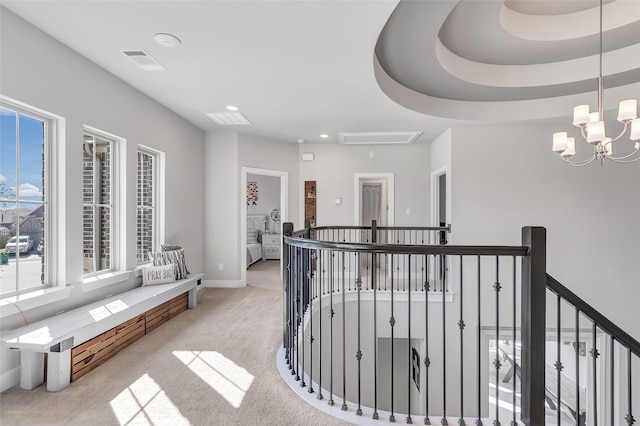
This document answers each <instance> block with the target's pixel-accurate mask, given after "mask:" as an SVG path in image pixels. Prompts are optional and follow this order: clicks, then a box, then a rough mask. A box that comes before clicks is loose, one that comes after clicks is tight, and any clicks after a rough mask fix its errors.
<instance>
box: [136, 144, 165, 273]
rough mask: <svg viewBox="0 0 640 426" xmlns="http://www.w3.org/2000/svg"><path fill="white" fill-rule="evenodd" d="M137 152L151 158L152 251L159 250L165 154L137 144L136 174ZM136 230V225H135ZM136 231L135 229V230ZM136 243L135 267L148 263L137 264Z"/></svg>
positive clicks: (163, 229) (163, 230)
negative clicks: (152, 198)
mask: <svg viewBox="0 0 640 426" xmlns="http://www.w3.org/2000/svg"><path fill="white" fill-rule="evenodd" d="M138 152H142V153H143V154H146V155H149V156H151V157H152V158H153V186H154V191H153V197H154V200H153V207H152V208H153V210H154V215H153V243H152V246H153V250H155V251H158V250H160V244H162V243H163V242H164V241H165V205H166V204H165V202H166V201H165V195H166V192H165V168H166V158H165V153H164V152H163V151H158V150H157V149H154V148H150V147H148V146H146V145H142V144H138V146H137V148H136V174H137V166H138V164H137V162H138V160H137V158H138V156H137V154H138ZM137 208H138V190H137V184H136V210H137ZM136 228H137V223H136ZM136 231H137V229H136ZM137 250H138V241H137V239H136V264H137V266H141V265H145V264H147V263H148V260H145V261H143V262H140V263H138V258H137V256H138V253H137Z"/></svg>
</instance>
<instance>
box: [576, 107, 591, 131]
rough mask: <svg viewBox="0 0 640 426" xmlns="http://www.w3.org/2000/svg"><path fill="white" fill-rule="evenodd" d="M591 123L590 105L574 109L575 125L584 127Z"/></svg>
mask: <svg viewBox="0 0 640 426" xmlns="http://www.w3.org/2000/svg"><path fill="white" fill-rule="evenodd" d="M588 122H589V105H578V106H577V107H575V108H573V125H574V126H576V127H580V126H583V125H585V124H587V123H588Z"/></svg>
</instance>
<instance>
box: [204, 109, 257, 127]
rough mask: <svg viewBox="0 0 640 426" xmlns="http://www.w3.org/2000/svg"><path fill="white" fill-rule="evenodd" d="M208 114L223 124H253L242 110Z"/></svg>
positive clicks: (217, 122)
mask: <svg viewBox="0 0 640 426" xmlns="http://www.w3.org/2000/svg"><path fill="white" fill-rule="evenodd" d="M207 115H208V116H209V117H211V118H212V119H213V121H215V122H216V124H219V125H221V126H238V125H247V124H251V122H250V121H249V120H247V117H245V116H244V115H242V113H241V112H237V111H236V112H208V113H207Z"/></svg>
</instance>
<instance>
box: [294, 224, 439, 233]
mask: <svg viewBox="0 0 640 426" xmlns="http://www.w3.org/2000/svg"><path fill="white" fill-rule="evenodd" d="M376 228H377V229H378V230H379V231H380V230H383V231H388V230H391V231H447V232H451V225H447V226H377V227H376ZM334 229H340V230H343V229H351V230H356V231H365V230H369V229H371V226H316V227H315V228H310V229H304V230H300V231H296V233H298V232H306V231H309V230H311V231H316V230H318V231H325V230H329V231H330V230H334Z"/></svg>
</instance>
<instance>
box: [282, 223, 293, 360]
mask: <svg viewBox="0 0 640 426" xmlns="http://www.w3.org/2000/svg"><path fill="white" fill-rule="evenodd" d="M285 225H287V224H285ZM284 253H286V255H287V257H286V265H285V271H284V277H285V278H284V282H285V287H284V292H285V304H286V306H285V337H284V341H283V345H284V347H285V359H286V360H287V366H288V368H289V369H291V359H290V357H289V355H290V346H291V343H290V342H291V273H290V267H291V246H289V245H288V244H287V245H285V250H284Z"/></svg>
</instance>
